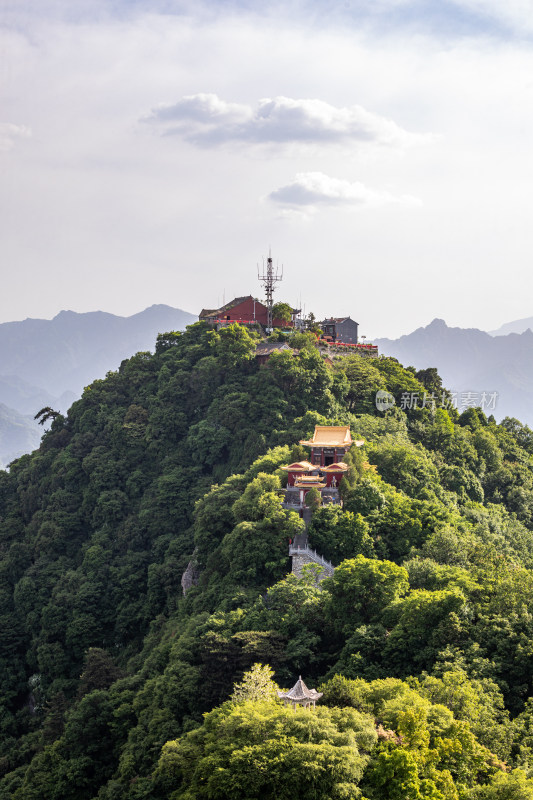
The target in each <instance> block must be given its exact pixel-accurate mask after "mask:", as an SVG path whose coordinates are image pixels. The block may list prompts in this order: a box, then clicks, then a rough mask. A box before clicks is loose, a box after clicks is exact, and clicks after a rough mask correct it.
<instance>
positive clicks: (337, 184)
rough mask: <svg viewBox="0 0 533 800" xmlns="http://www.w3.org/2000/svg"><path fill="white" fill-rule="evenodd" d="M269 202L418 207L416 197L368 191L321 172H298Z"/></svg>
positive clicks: (291, 204) (282, 203) (312, 205)
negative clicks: (393, 204)
mask: <svg viewBox="0 0 533 800" xmlns="http://www.w3.org/2000/svg"><path fill="white" fill-rule="evenodd" d="M269 199H270V200H272V201H273V202H275V203H279V204H280V205H284V206H296V207H302V206H303V207H310V208H315V207H316V206H351V207H359V208H363V207H366V208H378V207H379V206H384V205H389V204H390V203H401V204H402V205H419V204H420V201H419V200H418V199H417V198H416V197H411V196H409V195H401V196H399V195H393V194H391V193H390V192H384V191H377V190H376V189H370V188H369V187H368V186H365V185H364V184H363V183H360V182H359V181H356V182H355V183H350V181H346V180H341V179H339V178H332V177H330V176H329V175H325V174H324V173H323V172H300V173H298V174H297V175H296V177H295V179H294V181H292V183H289V184H287V185H286V186H281V187H280V188H279V189H276V190H275V191H273V192H271V193H270V195H269Z"/></svg>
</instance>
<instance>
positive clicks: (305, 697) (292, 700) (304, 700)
mask: <svg viewBox="0 0 533 800" xmlns="http://www.w3.org/2000/svg"><path fill="white" fill-rule="evenodd" d="M322 694H323V692H317V691H315V690H314V689H308V688H307V686H306V685H305V683H304V682H303V680H302V676H301V675H300V677H299V678H298V680H297V681H296V683H295V684H294V686H293V687H292V689H291V690H290V691H288V692H278V697H279V698H280V700H283V702H284V703H285V705H289V704H291V705H292V707H293V708H296V706H303V707H304V708H311V706H312V707H313V708H314V707H315V705H316V701H317V700H320V698H321V697H322Z"/></svg>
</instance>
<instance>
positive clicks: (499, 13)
mask: <svg viewBox="0 0 533 800" xmlns="http://www.w3.org/2000/svg"><path fill="white" fill-rule="evenodd" d="M453 4H454V5H455V6H457V7H458V8H460V9H465V10H467V11H473V12H475V13H476V14H479V15H481V16H484V17H487V18H489V19H492V20H494V21H495V22H498V23H499V24H501V25H504V26H506V27H508V28H509V29H510V30H513V31H515V32H519V33H522V34H523V33H524V32H526V31H528V32H529V33H531V32H532V31H533V2H532V0H505V2H502V0H453Z"/></svg>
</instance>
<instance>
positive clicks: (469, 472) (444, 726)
mask: <svg viewBox="0 0 533 800" xmlns="http://www.w3.org/2000/svg"><path fill="white" fill-rule="evenodd" d="M281 336H282V335H281V334H280V335H279V336H278V338H280V337H281ZM288 339H289V341H290V344H291V346H292V348H293V350H285V351H280V352H275V353H274V354H273V355H272V356H271V357H270V359H269V360H268V361H267V362H266V363H264V364H261V365H260V364H258V362H257V360H256V358H255V357H254V353H255V348H256V345H257V334H255V333H254V332H252V331H250V330H248V329H246V328H244V327H240V326H239V325H233V326H229V327H228V328H226V329H223V330H220V331H219V332H216V331H214V330H213V329H210V328H209V327H208V326H207V325H206V324H205V323H197V324H194V325H192V326H190V327H189V328H188V329H187V331H186V332H185V333H183V334H178V333H168V334H164V335H160V336H159V337H158V340H157V344H156V349H155V353H153V354H152V353H137V354H136V355H135V356H133V357H132V358H131V359H129V360H127V361H124V362H123V363H122V364H121V366H120V368H119V370H118V371H117V372H112V373H109V374H108V375H107V377H106V378H105V379H104V380H101V381H96V382H94V383H93V384H92V385H90V386H89V387H87V388H86V390H85V392H84V394H83V397H82V398H81V399H80V400H79V401H77V402H75V403H74V405H73V406H72V407H71V409H70V410H69V412H68V415H67V416H62V415H57V416H55V418H54V420H53V422H52V425H51V428H50V430H49V431H48V432H47V433H45V434H44V436H43V439H42V443H41V446H40V448H39V450H37V451H36V452H34V453H32V454H31V455H27V456H23V457H22V458H20V459H18V460H17V461H15V462H14V463H12V464H11V466H10V469H9V471H3V472H0V570H1V572H0V603H1V606H0V615H1V622H0V637H1V638H0V682H1V698H0V702H1V709H0V729H1V730H0V748H1V752H0V776H1V777H0V798H1V800H8V798H9V800H11V799H12V798H13V800H96V799H98V800H141V798H142V799H143V800H144V799H146V800H167V799H168V800H204V798H205V800H207V799H208V798H209V799H210V800H223V799H224V798H230V799H231V800H245V799H246V800H256V799H257V800H259V799H260V798H261V800H270V798H272V800H274V798H276V799H282V800H283V799H284V798H313V799H314V800H329V799H330V798H339V800H340V799H341V798H342V800H348V799H350V798H367V799H368V800H419V799H421V798H428V799H429V798H431V800H459V799H461V800H526V799H529V800H531V799H532V798H533V432H532V431H531V430H530V429H529V428H527V427H526V426H524V425H522V424H521V423H520V422H519V421H517V420H516V419H510V418H506V419H504V420H503V421H502V422H501V423H499V424H498V423H496V421H495V420H494V418H492V417H489V418H487V417H486V416H485V415H484V413H483V412H482V411H481V410H480V409H475V408H468V409H467V410H465V411H464V412H463V413H462V414H459V413H458V412H457V411H456V410H454V409H453V408H445V407H443V404H442V402H441V400H442V398H443V397H444V398H446V392H445V390H444V389H443V387H442V385H441V380H440V378H439V376H438V374H437V372H436V370H434V369H431V368H428V369H425V370H421V371H418V372H416V371H415V370H414V369H413V368H404V367H402V366H401V365H400V364H399V363H398V362H397V361H396V360H395V359H393V358H379V359H366V358H363V357H361V356H358V355H347V356H345V357H340V358H337V359H335V360H334V361H333V362H331V361H328V360H326V359H324V358H323V356H322V355H321V353H320V352H319V350H318V348H317V346H316V343H315V338H314V336H313V335H312V334H309V333H308V334H304V333H300V334H292V335H290V336H289V337H288ZM379 389H383V390H385V391H389V392H391V393H393V394H394V395H398V394H399V393H401V392H416V393H418V395H419V396H420V397H422V396H424V394H426V395H427V396H429V395H433V396H434V397H435V398H436V404H435V405H433V404H427V405H426V407H424V408H421V407H418V408H412V409H407V410H405V411H402V410H400V409H399V408H393V409H391V410H389V411H387V412H385V413H383V412H380V411H378V410H377V409H376V406H375V402H374V398H375V393H376V391H377V390H379ZM317 424H319V425H324V424H332V425H335V424H339V425H341V424H344V425H347V424H348V425H350V428H351V431H352V435H353V436H354V438H359V439H364V441H365V445H364V447H362V448H355V447H354V448H352V450H351V451H350V453H349V454H348V455H347V461H348V463H349V466H350V469H349V471H348V473H347V474H346V476H345V477H344V478H343V481H342V484H341V492H342V497H343V505H342V507H340V506H323V507H319V508H317V509H316V511H315V512H314V514H313V517H312V521H311V524H310V527H309V532H308V533H309V539H310V542H311V544H312V546H313V547H315V548H316V549H317V550H318V551H319V552H320V553H322V555H324V556H325V557H326V558H328V559H330V560H331V561H332V562H333V563H334V564H335V566H336V569H335V572H334V575H333V577H331V578H326V579H325V580H323V581H321V582H319V581H318V578H319V577H320V576H319V575H317V570H318V568H316V567H313V566H311V567H309V568H308V569H306V570H304V572H305V574H304V576H303V577H302V578H296V577H295V576H294V575H292V574H291V572H290V570H291V564H290V560H289V557H288V543H289V540H290V539H292V538H293V537H294V536H295V534H297V533H298V532H299V531H301V529H302V526H303V522H302V520H301V519H300V518H299V517H298V515H297V514H295V513H294V512H286V511H284V510H283V508H282V507H281V494H282V489H283V485H284V481H285V480H286V478H285V477H284V476H285V473H284V472H283V471H282V470H280V466H281V465H283V464H287V463H289V462H290V461H294V460H297V459H302V458H304V457H308V451H306V450H304V449H303V448H302V447H301V446H300V445H299V444H298V442H299V440H300V439H303V438H306V437H309V436H310V435H311V434H312V432H313V430H314V426H315V425H317ZM188 567H189V572H190V573H191V574H193V575H194V578H195V580H194V583H195V585H194V586H193V588H191V589H190V590H189V591H188V592H187V594H186V595H185V596H184V594H183V591H182V586H181V578H182V575H183V573H184V571H185V570H186V569H187V568H188ZM300 674H301V675H302V676H303V677H304V679H305V680H306V682H307V684H308V685H309V686H312V687H314V688H317V689H318V691H320V692H322V693H323V697H322V699H321V701H320V702H319V704H318V705H317V707H316V710H307V709H297V710H296V711H294V710H292V709H291V708H290V707H286V706H284V705H282V704H281V703H280V702H279V701H278V700H277V699H276V698H277V695H276V691H275V690H276V687H281V688H285V689H288V688H290V687H291V686H292V685H293V684H294V682H295V681H296V679H297V678H298V675H300Z"/></svg>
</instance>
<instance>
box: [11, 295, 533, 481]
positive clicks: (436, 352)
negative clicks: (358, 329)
mask: <svg viewBox="0 0 533 800" xmlns="http://www.w3.org/2000/svg"><path fill="white" fill-rule="evenodd" d="M196 320H197V317H196V316H194V315H193V314H190V313H188V312H186V311H182V310H181V309H178V308H172V307H170V306H167V305H153V306H150V308H147V309H145V310H144V311H141V312H140V313H138V314H134V315H132V316H130V317H120V316H116V315H114V314H109V313H105V312H103V311H94V312H89V313H84V314H79V313H77V312H74V311H61V312H60V313H59V314H58V315H57V316H56V317H54V318H53V319H52V320H46V319H26V320H23V321H20V322H5V323H2V324H0V354H1V359H0V467H2V466H3V465H7V464H9V463H10V461H12V460H13V459H14V458H17V457H18V456H20V455H22V454H23V453H27V452H30V451H31V450H33V449H34V448H35V447H37V446H38V444H39V440H40V436H41V434H42V429H41V428H40V427H39V426H38V425H37V423H36V422H35V420H34V419H33V417H34V415H35V414H36V412H37V411H39V409H41V408H43V407H44V406H51V407H52V408H54V409H56V410H58V411H62V412H66V411H67V409H68V408H69V407H70V405H71V404H72V403H73V402H74V400H76V399H77V398H78V397H80V396H81V393H82V392H83V389H84V387H85V386H87V385H88V384H89V383H91V382H92V381H93V380H95V379H97V378H103V377H104V376H105V374H106V373H107V372H108V371H110V370H115V369H117V368H118V367H119V365H120V363H121V361H123V360H124V359H125V358H128V357H130V356H131V355H132V354H133V353H135V352H139V351H144V350H153V347H154V344H155V340H156V337H157V334H158V333H161V332H165V331H169V330H184V328H185V327H186V325H188V324H190V323H192V322H195V321H196ZM532 329H533V317H529V318H525V319H521V320H515V321H514V322H509V323H506V324H505V325H502V326H501V328H499V329H498V330H496V331H492V332H491V333H487V332H485V331H481V330H478V329H476V328H453V327H448V325H446V323H445V322H444V321H443V320H441V319H435V320H433V322H431V323H430V324H429V325H427V326H426V327H422V328H418V329H417V330H415V331H413V332H412V333H410V334H407V335H405V336H401V337H400V338H399V339H374V340H373V341H374V342H375V343H376V344H377V345H378V346H379V350H380V353H382V354H384V355H390V356H394V357H395V358H398V359H399V361H401V362H402V363H404V364H411V365H412V366H414V367H416V368H417V369H425V368H426V367H437V369H438V371H439V374H440V375H441V377H442V379H443V383H444V385H445V386H446V387H447V388H449V389H450V390H451V391H452V392H454V393H456V399H457V404H458V407H459V408H460V406H461V402H462V397H464V396H466V395H467V394H468V393H469V396H470V397H471V398H473V399H475V398H477V400H478V401H479V402H481V399H482V397H483V393H485V397H486V398H487V399H490V398H491V397H492V398H493V400H494V399H495V403H494V409H492V407H489V408H488V412H491V413H493V414H494V416H495V417H496V419H498V420H501V419H503V417H505V416H512V417H517V418H518V419H520V420H521V421H522V422H525V423H526V424H528V425H530V426H533V370H532V368H531V366H532V365H533V333H532ZM494 393H496V394H497V396H496V397H495V398H494Z"/></svg>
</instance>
